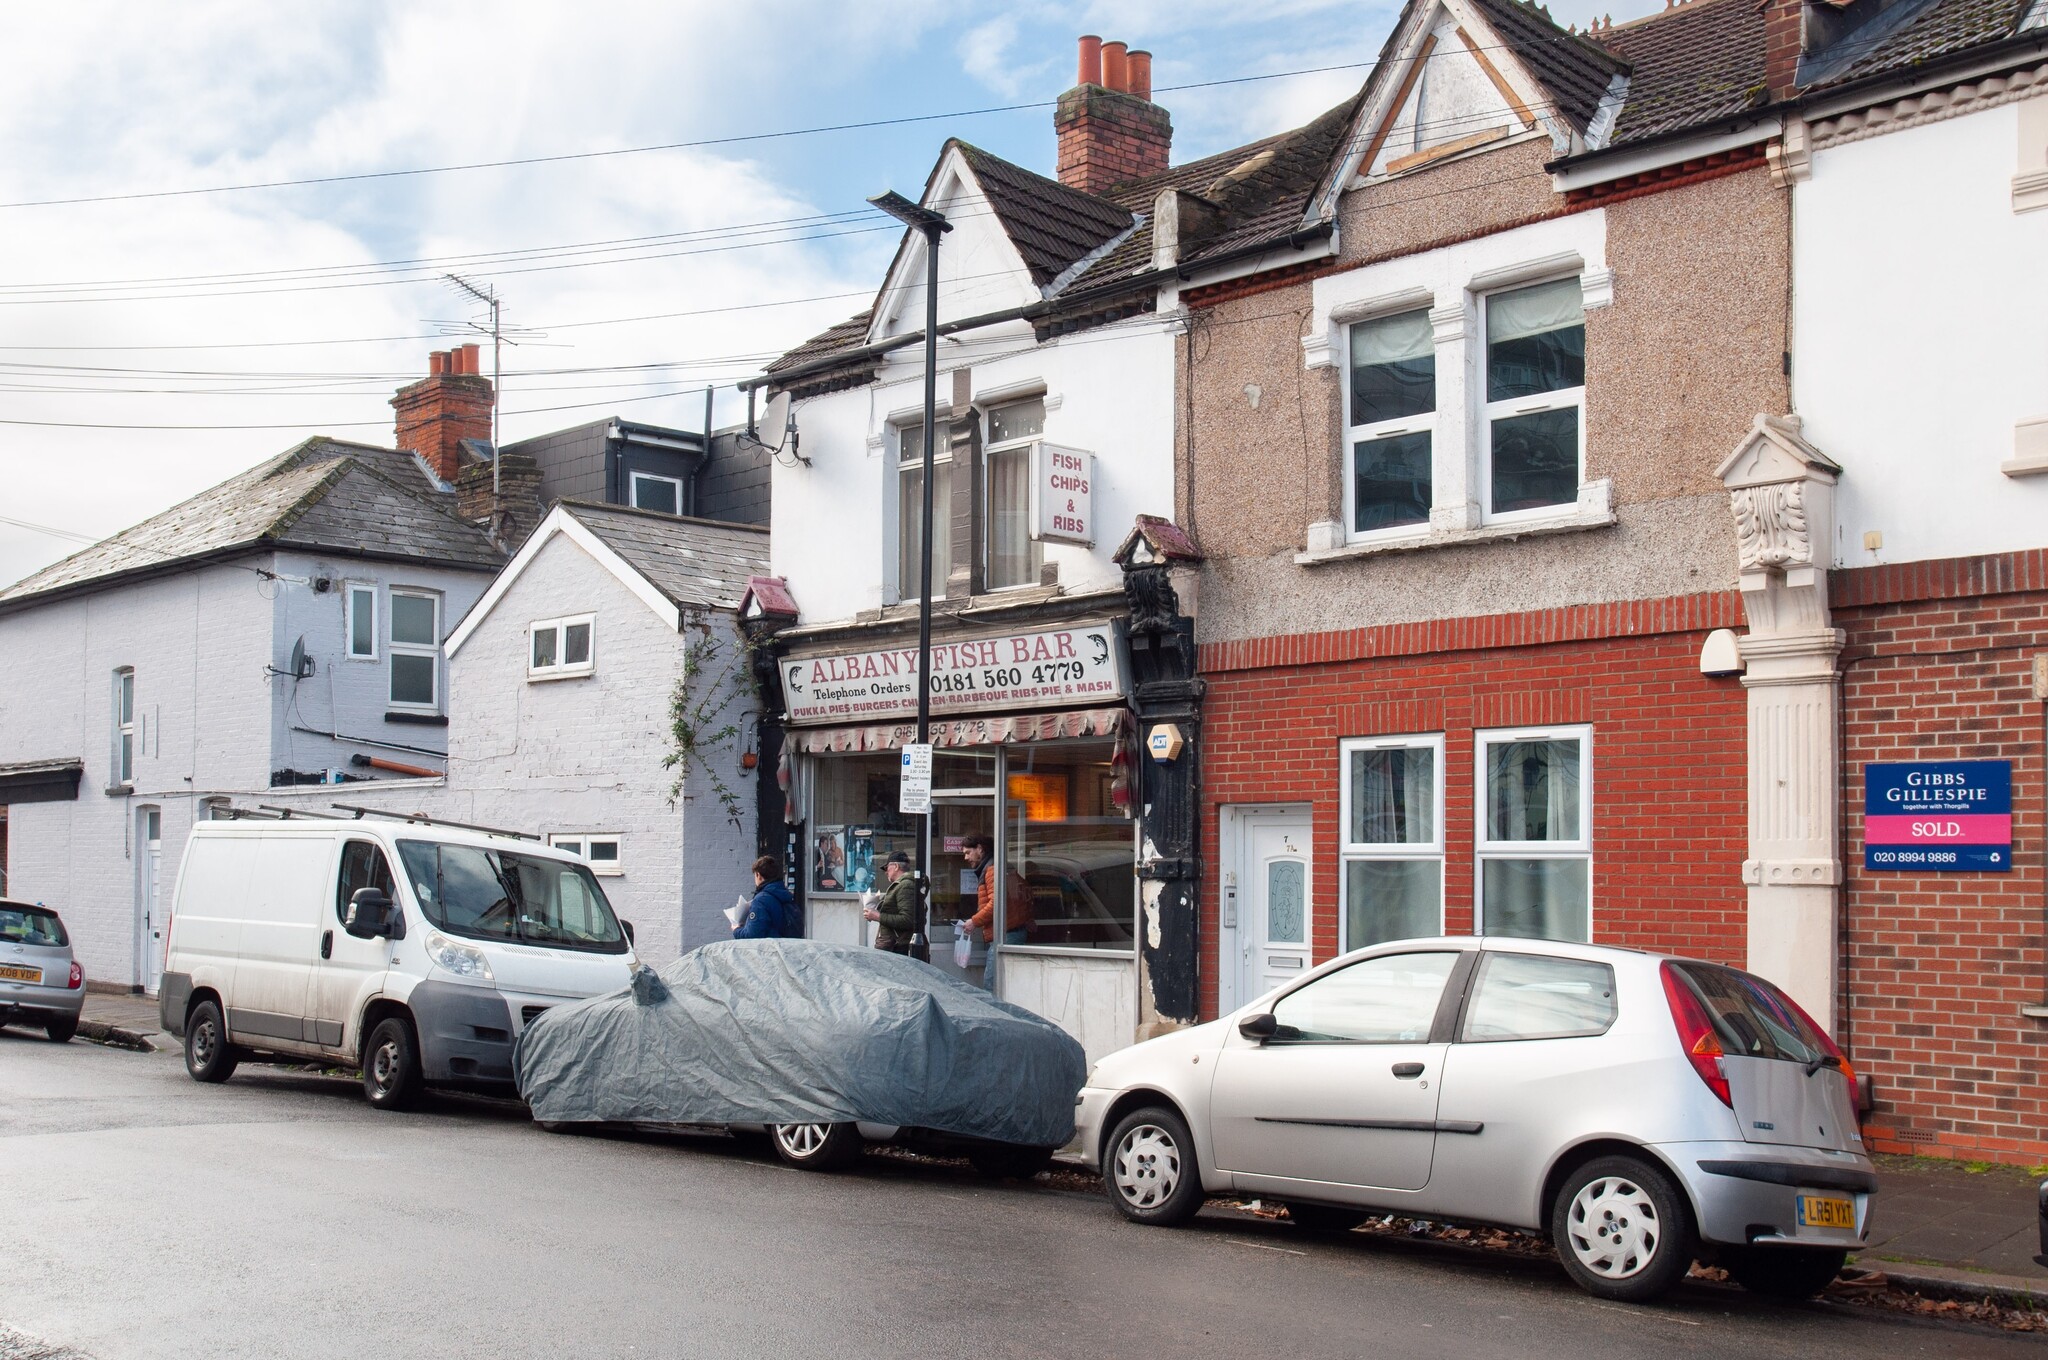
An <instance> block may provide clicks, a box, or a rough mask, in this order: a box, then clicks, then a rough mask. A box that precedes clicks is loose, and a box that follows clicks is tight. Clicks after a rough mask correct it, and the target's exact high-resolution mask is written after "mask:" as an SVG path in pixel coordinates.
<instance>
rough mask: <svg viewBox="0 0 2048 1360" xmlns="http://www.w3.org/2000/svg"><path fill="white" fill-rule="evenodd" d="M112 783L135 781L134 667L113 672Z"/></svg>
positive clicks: (130, 782)
mask: <svg viewBox="0 0 2048 1360" xmlns="http://www.w3.org/2000/svg"><path fill="white" fill-rule="evenodd" d="M112 764H113V767H114V783H116V784H133V783H134V782H135V669H134V667H132V666H123V667H121V668H120V669H119V670H117V671H115V672H114V759H113V761H112Z"/></svg>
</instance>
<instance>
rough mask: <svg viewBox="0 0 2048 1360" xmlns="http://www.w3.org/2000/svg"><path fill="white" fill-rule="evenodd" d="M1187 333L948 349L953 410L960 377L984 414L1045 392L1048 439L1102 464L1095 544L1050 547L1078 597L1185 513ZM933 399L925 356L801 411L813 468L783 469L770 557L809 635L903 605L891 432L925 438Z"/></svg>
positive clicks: (1125, 326) (1103, 333)
mask: <svg viewBox="0 0 2048 1360" xmlns="http://www.w3.org/2000/svg"><path fill="white" fill-rule="evenodd" d="M947 240H948V242H949V243H950V242H951V240H952V238H951V237H950V236H949V237H948V238H947ZM1175 324H1176V323H1175V322H1174V320H1173V319H1172V318H1152V317H1146V318H1141V319H1138V320H1136V321H1130V322H1122V323H1118V324H1115V325H1110V326H1104V327H1100V328H1098V329H1096V330H1092V331H1083V332H1081V333H1079V334H1077V335H1071V336H1065V337H1062V338H1061V339H1058V340H1054V341H1051V342H1049V343H1047V344H1043V345H1038V344H1034V343H1033V342H1032V339H1031V334H1030V329H1029V327H1028V326H1026V325H1024V324H1023V323H1015V324H1013V325H1012V326H1010V327H1008V328H1007V329H998V328H991V329H990V330H985V331H976V332H973V333H972V334H971V335H970V336H968V337H966V338H965V339H963V340H962V341H953V340H943V341H941V342H940V345H939V366H940V370H941V371H940V375H939V402H940V404H941V406H942V408H943V407H945V406H948V405H950V403H951V399H952V381H953V379H952V376H951V375H952V370H953V369H955V368H959V367H968V368H970V369H971V370H972V385H973V391H974V399H975V402H976V404H977V405H985V403H986V401H987V400H988V399H989V398H990V396H991V394H994V395H998V396H1000V395H1004V394H1021V393H1023V392H1027V391H1029V390H1030V389H1031V388H1033V387H1034V386H1042V387H1043V390H1044V395H1045V399H1046V415H1045V435H1044V437H1045V439H1046V440H1047V441H1048V442H1050V443H1054V444H1060V445H1064V446H1066V447H1069V448H1076V449H1081V450H1085V451H1087V452H1090V453H1093V454H1094V455H1095V475H1096V492H1095V522H1096V524H1097V525H1098V526H1099V528H1098V530H1097V533H1098V537H1097V539H1096V541H1095V543H1094V544H1093V546H1092V547H1083V546H1081V545H1078V544H1065V543H1050V542H1049V543H1047V544H1045V560H1046V561H1047V562H1055V563H1058V564H1059V572H1060V578H1059V579H1060V585H1061V586H1062V587H1064V588H1065V589H1067V590H1069V591H1079V590H1087V589H1090V588H1097V587H1110V586H1115V585H1117V584H1119V583H1120V581H1121V579H1122V577H1121V574H1120V573H1119V572H1118V570H1117V568H1116V566H1115V565H1114V564H1113V563H1112V562H1111V561H1110V554H1111V553H1113V552H1115V551H1116V548H1117V545H1118V544H1119V543H1120V542H1121V541H1122V539H1123V536H1124V535H1125V534H1126V533H1128V532H1129V531H1130V528H1131V525H1132V522H1133V521H1134V519H1135V518H1136V516H1137V515H1139V514H1141V513H1143V514H1152V515H1163V516H1167V517H1171V516H1172V514H1173V429H1174V421H1173V361H1174V360H1173V355H1174V348H1173V346H1174V340H1173V331H1172V329H1171V328H1172V327H1173V326H1174V325H1175ZM968 340H971V341H972V342H973V343H971V344H970V343H967V341H968ZM923 401H924V351H923V349H922V348H921V347H915V346H914V347H912V348H910V349H907V350H903V351H899V352H898V353H896V354H893V355H891V356H890V358H889V361H888V363H887V364H886V366H885V367H884V368H883V370H882V373H881V375H880V378H879V380H878V381H877V382H876V383H875V384H873V385H872V386H869V387H865V388H859V389H856V390H853V391H847V392H834V393H831V394H829V395H827V396H822V397H815V398H812V399H810V400H807V401H804V402H802V403H800V404H799V405H798V408H797V421H798V428H799V430H800V433H801V441H802V452H803V455H804V457H805V458H807V459H809V460H810V465H809V466H808V467H806V466H804V465H803V464H801V463H799V464H795V465H793V466H790V465H785V464H784V463H780V462H778V463H777V464H776V466H775V470H774V479H775V480H774V496H775V517H774V523H773V524H772V526H771V529H770V535H771V541H770V557H771V559H772V561H773V563H774V571H775V574H776V575H779V576H786V577H788V578H789V584H790V588H791V590H792V591H793V592H794V593H795V595H796V602H797V605H798V606H799V607H800V608H801V609H802V611H803V621H804V622H805V623H806V624H813V623H826V622H832V621H835V620H842V619H850V618H852V617H853V616H854V615H855V614H856V613H858V612H860V611H862V610H870V609H878V608H881V607H882V606H884V605H887V604H894V603H896V602H897V601H898V599H899V597H900V592H899V591H898V589H897V586H896V582H895V575H896V542H897V537H896V513H897V484H896V479H897V475H898V474H897V464H896V439H895V435H894V433H893V432H892V430H891V425H892V422H898V423H900V422H902V421H905V420H907V421H908V422H909V423H910V426H911V428H913V429H915V428H916V426H917V422H918V420H919V419H920V412H921V410H922V406H923ZM943 513H944V512H943V511H941V514H942V515H943ZM914 588H915V587H914V586H913V590H914Z"/></svg>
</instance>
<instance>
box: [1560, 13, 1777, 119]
mask: <svg viewBox="0 0 2048 1360" xmlns="http://www.w3.org/2000/svg"><path fill="white" fill-rule="evenodd" d="M1599 42H1600V44H1601V46H1603V47H1607V48H1610V49H1612V50H1613V51H1615V52H1616V53H1618V54H1620V55H1621V56H1622V57H1624V58H1625V59H1626V60H1627V61H1628V63H1629V65H1630V68H1631V70H1630V72H1629V82H1628V95H1627V97H1626V98H1625V99H1624V100H1623V102H1622V106H1621V117H1620V118H1619V119H1618V120H1617V121H1616V123H1615V125H1614V135H1613V137H1612V138H1611V139H1610V140H1609V142H1608V145H1609V146H1620V145H1623V144H1625V143H1628V142H1637V141H1642V140H1644V139H1645V138H1650V137H1658V136H1662V135H1664V134H1666V133H1669V132H1677V131H1682V130H1684V129H1686V128H1691V127H1702V126H1706V125H1708V124H1711V123H1716V122H1720V121H1721V120H1723V119H1727V118H1733V117H1735V116H1737V115H1739V114H1741V113H1742V112H1743V111H1744V110H1746V109H1750V108H1754V107H1756V106H1757V105H1759V104H1763V103H1767V102H1769V98H1770V92H1769V90H1768V89H1767V88H1766V86H1765V82H1764V16H1763V11H1762V10H1760V9H1758V8H1757V4H1756V0H1693V3H1691V4H1688V5H1679V6H1676V7H1675V8H1672V9H1668V10H1665V11H1664V12H1663V13H1661V14H1654V15H1651V16H1650V17H1649V18H1647V19H1642V20H1638V21H1637V22H1635V23H1632V24H1623V25H1619V26H1617V27H1615V28H1613V29H1602V30H1601V32H1600V34H1599Z"/></svg>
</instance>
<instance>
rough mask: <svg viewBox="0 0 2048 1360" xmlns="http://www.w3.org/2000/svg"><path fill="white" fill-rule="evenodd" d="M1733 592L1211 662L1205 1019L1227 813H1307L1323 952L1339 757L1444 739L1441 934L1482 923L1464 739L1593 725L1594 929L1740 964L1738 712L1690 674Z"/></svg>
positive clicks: (1717, 688) (1300, 646)
mask: <svg viewBox="0 0 2048 1360" xmlns="http://www.w3.org/2000/svg"><path fill="white" fill-rule="evenodd" d="M1740 619H1741V605H1740V603H1739V602H1738V601H1737V600H1736V598H1735V597H1734V595H1733V594H1732V593H1731V594H1718V595H1703V596H1692V597H1687V598H1685V599H1682V600H1653V601H1643V602H1639V603H1636V604H1622V605H1607V606H1598V607H1593V606H1582V607H1577V608H1571V609H1557V610H1547V611H1541V612H1538V613H1532V614H1519V615H1507V616H1501V617H1498V618H1478V619H1460V620H1448V621H1444V622H1441V623H1433V624H1419V625H1401V626H1394V627H1387V628H1370V629H1356V630H1348V631H1345V632H1339V633H1326V634H1317V635H1313V636H1307V637H1296V638H1284V639H1278V638H1276V639H1261V640H1258V641H1255V642H1246V643H1226V644H1220V645H1217V646H1213V647H1205V648H1204V649H1203V651H1202V670H1203V673H1204V675H1205V676H1206V677H1207V680H1208V684H1209V691H1208V697H1207V699H1206V701H1205V703H1204V733H1203V737H1204V751H1203V757H1202V760H1203V773H1202V778H1203V790H1202V799H1203V819H1204V826H1203V844H1204V851H1203V854H1204V859H1205V861H1206V863H1207V865H1208V867H1209V872H1208V873H1207V875H1206V880H1207V882H1206V889H1205V895H1204V902H1203V909H1202V938H1203V941H1204V963H1203V976H1202V1013H1203V1015H1204V1016H1213V1015H1215V1014H1216V960H1215V952H1214V951H1215V941H1216V938H1217V936H1216V929H1217V921H1218V916H1217V908H1218V900H1217V899H1218V893H1219V888H1218V886H1217V885H1218V884H1219V883H1220V881H1221V873H1220V864H1221V854H1220V851H1219V849H1218V846H1219V842H1218V839H1217V837H1218V835H1219V831H1220V826H1219V823H1220V811H1219V809H1220V808H1221V807H1222V805H1224V804H1231V803H1277V802H1289V803H1307V804H1309V805H1311V807H1312V808H1313V816H1314V823H1315V871H1314V882H1313V893H1314V900H1315V918H1314V927H1313V941H1314V953H1315V958H1316V961H1318V962H1320V961H1322V960H1324V959H1327V958H1329V957H1331V956H1332V955H1334V954H1335V953H1336V951H1337V945H1338V919H1339V916H1340V913H1341V910H1342V905H1341V891H1342V875H1341V872H1340V866H1339V861H1338V854H1337V845H1338V841H1339V830H1340V828H1339V826H1338V815H1339V811H1338V809H1339V803H1338V798H1339V789H1338V748H1337V743H1338V742H1339V740H1341V739H1342V738H1345V737H1364V736H1383V735H1394V734H1405V733H1420V732H1442V733H1443V734H1444V739H1445V740H1444V744H1445V765H1446V768H1445V770H1444V771H1443V777H1444V781H1445V782H1444V795H1445V796H1444V807H1445V866H1444V868H1445V872H1444V906H1445V928H1446V929H1447V930H1449V931H1451V932H1453V933H1461V932H1467V931H1470V930H1471V929H1472V927H1473V878H1474V858H1473V853H1474V832H1473V801H1474V794H1475V776H1474V771H1473V764H1472V762H1473V750H1474V740H1473V733H1474V731H1475V730H1478V729H1486V728H1497V727H1515V726H1534V725H1538V724H1553V723H1590V724H1591V725H1592V728H1593V734H1592V766H1593V785H1594V798H1593V934H1594V938H1595V940H1597V941H1598V942H1600V943H1603V944H1621V945H1630V946H1635V947H1638V948H1646V949H1660V950H1671V951H1675V952H1682V953H1688V954H1693V955H1697V956H1700V957H1704V958H1710V959H1718V960H1725V961H1727V962H1731V963H1736V964H1740V963H1741V962H1742V961H1743V957H1744V953H1745V950H1746V946H1747V935H1746V926H1745V915H1744V911H1745V907H1744V903H1745V889H1744V888H1743V885H1742V881H1741V866H1742V857H1743V849H1744V846H1745V844H1746V838H1747V832H1746V826H1747V813H1746V798H1747V793H1746V765H1745V762H1746V759H1747V757H1746V744H1747V743H1746V732H1747V700H1746V698H1745V696H1744V694H1743V691H1742V688H1741V685H1740V682H1739V681H1737V680H1734V679H1721V680H1717V679H1708V678H1707V677H1704V676H1702V675H1701V674H1700V672H1699V655H1700V646H1701V643H1702V642H1703V641H1704V640H1705V637H1706V633H1707V631H1708V630H1709V629H1712V628H1717V627H1730V626H1735V625H1737V624H1739V622H1740Z"/></svg>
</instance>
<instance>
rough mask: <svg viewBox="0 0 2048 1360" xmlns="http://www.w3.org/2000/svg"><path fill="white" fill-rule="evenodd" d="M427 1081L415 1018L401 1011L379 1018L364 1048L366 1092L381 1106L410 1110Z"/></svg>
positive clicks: (379, 1107)
mask: <svg viewBox="0 0 2048 1360" xmlns="http://www.w3.org/2000/svg"><path fill="white" fill-rule="evenodd" d="M424 1084H425V1083H424V1082H423V1080H422V1078H421V1072H420V1043H419V1039H418V1038H417V1037H416V1036H415V1035H414V1034H413V1028H412V1022H411V1021H410V1020H407V1019H405V1018H404V1017H403V1016H398V1015H394V1016H390V1017H388V1018H386V1019H383V1020H379V1021H378V1022H377V1027H376V1028H375V1029H373V1030H371V1031H370V1042H369V1044H368V1045H367V1046H365V1048H364V1049H363V1094H364V1095H366V1096H368V1097H369V1099H370V1103H371V1104H372V1105H374V1106H376V1107H377V1108H378V1109H380V1110H409V1109H411V1108H412V1107H413V1106H414V1105H415V1104H417V1103H418V1102H419V1098H420V1090H421V1088H422V1087H423V1086H424Z"/></svg>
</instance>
